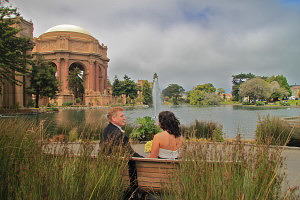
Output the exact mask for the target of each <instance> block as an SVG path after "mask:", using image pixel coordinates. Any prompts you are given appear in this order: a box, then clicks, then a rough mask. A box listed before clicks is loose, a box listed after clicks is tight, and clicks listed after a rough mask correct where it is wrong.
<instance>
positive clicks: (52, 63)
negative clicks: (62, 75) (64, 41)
mask: <svg viewBox="0 0 300 200" xmlns="http://www.w3.org/2000/svg"><path fill="white" fill-rule="evenodd" d="M50 65H51V66H52V67H55V74H54V75H55V77H56V78H57V76H58V74H57V66H56V64H55V63H54V62H50Z"/></svg>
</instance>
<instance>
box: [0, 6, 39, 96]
mask: <svg viewBox="0 0 300 200" xmlns="http://www.w3.org/2000/svg"><path fill="white" fill-rule="evenodd" d="M17 23H20V14H19V13H18V12H17V9H12V8H8V7H3V6H2V3H1V5H0V92H1V85H2V84H3V83H5V82H6V81H8V82H9V83H12V84H17V85H21V84H23V82H22V81H20V80H18V79H16V76H23V75H25V74H26V73H28V71H29V70H28V69H27V68H26V67H27V65H28V64H31V61H30V60H31V55H29V54H27V52H28V51H31V50H32V48H33V43H32V41H31V38H25V37H17V34H18V33H19V32H20V29H17V28H14V27H13V25H14V24H17Z"/></svg>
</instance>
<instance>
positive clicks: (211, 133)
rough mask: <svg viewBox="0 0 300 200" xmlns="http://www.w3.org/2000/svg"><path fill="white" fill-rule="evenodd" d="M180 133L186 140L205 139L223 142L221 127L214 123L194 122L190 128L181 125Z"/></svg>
mask: <svg viewBox="0 0 300 200" xmlns="http://www.w3.org/2000/svg"><path fill="white" fill-rule="evenodd" d="M180 127H181V133H182V135H183V136H184V137H186V138H206V139H211V140H217V141H220V142H221V141H223V132H222V125H220V124H218V123H215V122H207V121H198V120H195V122H194V123H193V124H191V125H190V126H184V125H181V126H180Z"/></svg>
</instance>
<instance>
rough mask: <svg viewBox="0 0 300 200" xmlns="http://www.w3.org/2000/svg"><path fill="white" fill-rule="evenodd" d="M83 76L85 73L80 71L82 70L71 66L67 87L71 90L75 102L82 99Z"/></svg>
mask: <svg viewBox="0 0 300 200" xmlns="http://www.w3.org/2000/svg"><path fill="white" fill-rule="evenodd" d="M84 76H85V74H84V73H82V71H81V70H80V69H79V68H78V67H75V68H73V69H72V70H70V72H69V76H68V87H69V90H71V92H72V93H73V95H74V98H75V100H76V102H77V100H78V99H80V101H82V100H83V95H84Z"/></svg>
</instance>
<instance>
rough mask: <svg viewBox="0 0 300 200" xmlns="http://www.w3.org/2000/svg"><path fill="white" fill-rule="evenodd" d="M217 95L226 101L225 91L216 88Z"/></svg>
mask: <svg viewBox="0 0 300 200" xmlns="http://www.w3.org/2000/svg"><path fill="white" fill-rule="evenodd" d="M218 95H223V99H224V100H225V99H226V95H225V90H224V89H223V88H218Z"/></svg>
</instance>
